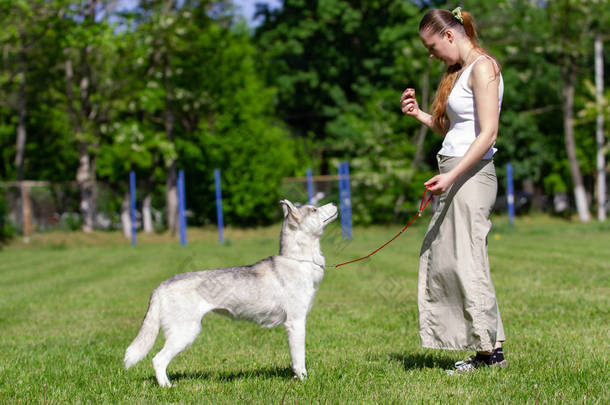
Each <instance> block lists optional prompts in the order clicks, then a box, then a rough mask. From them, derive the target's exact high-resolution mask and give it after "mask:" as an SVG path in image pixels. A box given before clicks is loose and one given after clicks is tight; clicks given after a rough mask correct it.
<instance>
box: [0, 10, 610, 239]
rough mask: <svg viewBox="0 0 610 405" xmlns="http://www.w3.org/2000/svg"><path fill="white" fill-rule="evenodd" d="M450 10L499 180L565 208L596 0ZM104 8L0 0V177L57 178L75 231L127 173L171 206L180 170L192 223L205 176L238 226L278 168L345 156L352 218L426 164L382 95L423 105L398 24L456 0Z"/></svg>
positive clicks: (430, 80) (414, 57) (406, 203)
mask: <svg viewBox="0 0 610 405" xmlns="http://www.w3.org/2000/svg"><path fill="white" fill-rule="evenodd" d="M463 3H464V4H463V6H464V8H465V9H467V10H468V11H470V12H472V13H473V15H474V16H475V18H476V19H477V22H478V25H479V31H480V34H481V40H482V43H483V45H484V46H485V47H486V48H488V49H489V50H490V51H491V52H492V53H493V54H494V55H495V56H496V57H497V58H498V60H499V61H500V63H501V64H502V66H503V71H502V72H503V76H504V81H505V95H504V103H503V112H502V115H501V125H500V133H499V139H498V146H497V147H498V149H499V153H498V154H497V156H496V162H497V167H498V169H499V174H500V175H502V174H503V172H502V170H503V167H504V164H505V163H506V162H509V161H511V162H513V163H514V167H515V176H516V180H517V181H518V184H519V187H518V188H520V189H524V190H526V191H530V192H532V193H533V194H537V195H542V194H544V195H549V196H552V195H554V194H562V193H563V194H566V193H569V194H570V195H574V196H577V198H575V200H576V201H577V202H578V207H579V208H580V210H579V213H580V214H581V218H582V215H584V212H589V210H590V207H589V202H590V201H591V200H592V198H591V197H592V196H593V195H594V192H595V191H594V190H595V187H594V184H595V180H596V178H597V177H596V176H597V174H596V149H597V146H596V142H595V125H596V116H597V114H598V112H599V111H598V105H599V103H596V97H595V91H594V89H595V87H594V84H593V83H594V74H595V71H594V58H595V52H594V45H593V44H594V40H595V38H598V42H599V41H601V43H603V41H605V40H607V39H608V29H609V27H610V24H609V22H610V17H609V16H610V12H609V7H608V4H607V1H606V0H599V1H595V0H590V1H576V0H557V1H552V2H538V1H527V0H511V1H509V0H503V1H496V2H488V1H484V0H473V1H466V2H463ZM122 4H123V3H121V2H117V1H110V0H109V1H103V0H83V1H78V2H77V1H69V0H22V1H14V0H0V22H1V23H2V32H0V47H1V52H0V59H1V60H2V66H1V71H0V91H1V92H2V96H1V97H0V145H1V153H0V178H1V179H2V180H4V181H10V180H12V181H15V180H16V181H20V180H24V179H28V180H47V181H65V180H76V181H77V183H78V188H79V194H80V207H79V209H80V211H81V214H82V220H83V229H85V230H90V229H92V228H93V227H94V225H95V223H94V222H95V221H94V218H95V211H96V205H97V195H96V192H95V190H96V188H95V183H96V182H104V183H106V184H111V185H113V187H114V188H115V189H116V190H117V191H118V192H119V193H123V194H125V193H126V191H127V186H128V185H127V178H128V172H129V171H130V170H135V171H136V173H137V177H138V179H139V182H140V185H139V187H140V190H142V192H141V193H142V195H143V197H142V200H143V201H144V203H145V204H150V201H151V196H152V195H154V194H155V193H156V194H159V193H162V194H163V195H165V198H164V200H165V201H164V205H165V210H166V212H167V213H174V212H176V204H177V198H176V188H175V184H176V176H177V170H179V169H183V170H184V171H185V173H186V174H187V176H186V181H187V190H188V195H187V206H188V207H189V208H190V209H191V211H192V212H193V214H194V218H193V219H192V221H191V223H199V224H201V223H207V222H210V221H213V220H214V218H215V206H214V204H213V201H214V198H213V193H214V181H213V170H214V168H220V169H221V170H222V173H223V197H224V199H225V201H227V203H226V204H225V217H226V218H227V221H228V222H230V223H232V224H241V225H251V224H261V223H269V222H271V221H273V220H274V219H275V218H276V214H277V212H278V210H277V202H278V200H279V199H280V198H281V195H280V193H281V191H280V189H281V183H282V179H283V178H285V177H287V176H302V175H304V173H305V169H306V168H307V167H312V168H313V169H314V172H315V173H318V174H328V173H336V167H337V165H338V162H339V161H341V160H344V159H348V160H349V162H350V165H351V173H352V174H353V177H352V184H353V186H352V187H353V188H354V189H355V190H357V191H358V192H357V193H354V195H353V198H354V200H353V207H354V209H353V212H354V220H355V221H356V222H359V223H373V222H387V221H391V220H393V219H396V218H399V217H400V215H401V214H403V213H404V212H405V211H407V210H409V209H411V208H412V205H413V201H414V200H415V199H416V198H418V197H419V195H420V194H421V191H422V183H423V181H424V180H425V179H427V178H428V177H429V176H430V175H431V173H432V172H433V171H434V170H435V169H436V168H435V159H434V154H435V152H436V151H437V150H438V149H439V144H440V142H441V139H440V138H438V137H437V136H435V135H433V134H431V133H427V132H426V131H425V130H424V129H422V128H421V127H420V126H418V125H417V123H416V122H414V120H409V119H408V118H406V117H404V116H402V115H401V112H400V109H399V99H400V94H401V93H402V90H403V89H404V88H406V87H415V88H416V89H417V92H418V95H419V102H420V104H421V105H427V104H428V103H429V102H430V100H431V97H432V94H433V91H434V89H435V87H436V85H437V83H438V80H439V79H440V76H441V74H442V71H443V68H444V67H443V66H441V64H440V63H437V61H430V60H429V59H428V55H427V53H426V50H425V48H424V47H423V46H422V45H421V43H420V41H419V37H418V33H417V26H418V24H419V19H420V18H421V16H422V14H423V12H425V10H426V9H427V8H429V7H444V8H452V7H455V6H456V5H457V4H454V3H445V2H438V1H407V0H386V1H363V0H318V1H297V0H285V1H284V2H283V5H282V7H280V8H278V9H274V10H270V9H268V8H266V7H265V6H260V7H259V17H260V18H261V19H262V23H261V24H260V25H259V26H258V27H256V29H252V28H250V27H248V26H247V24H246V23H245V22H244V21H243V20H242V19H240V18H238V17H237V16H236V13H235V10H234V8H233V6H232V4H231V2H230V1H213V0H199V1H195V0H183V1H172V0H164V1H160V0H140V1H138V2H134V4H133V7H130V8H129V9H124V8H121V6H122ZM604 49H608V47H606V48H604ZM604 60H605V62H604V63H605V65H606V66H607V65H608V62H607V60H608V58H605V59H604ZM604 71H605V72H608V71H609V70H608V69H605V70H604ZM606 75H607V73H606ZM607 100H608V94H607V93H605V94H604V97H603V100H602V104H603V106H604V109H603V117H604V119H605V120H606V121H607V120H608V117H609V111H608V103H607ZM605 128H606V129H607V128H608V125H606V127H605ZM583 196H584V200H583V199H582V198H581V197H583ZM582 204H585V206H582V207H581V205H582ZM167 221H168V223H167V226H168V227H169V228H174V227H175V221H176V218H175V215H167Z"/></svg>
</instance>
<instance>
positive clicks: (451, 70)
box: [419, 9, 501, 129]
mask: <svg viewBox="0 0 610 405" xmlns="http://www.w3.org/2000/svg"><path fill="white" fill-rule="evenodd" d="M461 14H462V20H463V24H462V22H460V20H458V19H457V18H456V17H455V16H454V15H453V13H452V12H451V11H449V10H443V9H435V10H430V11H428V12H427V13H426V14H425V15H424V17H423V18H422V20H421V22H420V23H419V32H420V33H421V32H424V31H428V32H430V33H432V34H439V35H442V34H443V33H444V32H445V31H446V30H447V29H448V28H451V29H453V30H455V31H460V32H462V33H463V34H466V36H467V37H468V38H469V39H470V42H471V43H472V45H473V46H474V49H476V50H477V51H479V52H481V53H482V54H484V55H488V56H490V57H491V58H493V57H492V56H491V54H490V53H489V52H488V51H487V50H486V49H485V48H483V47H482V46H481V45H479V37H478V35H477V30H476V26H475V23H474V18H472V14H470V13H469V12H467V11H463V10H462V11H461ZM493 59H494V60H495V58H493ZM496 64H497V66H498V72H499V70H500V69H501V67H500V64H499V63H497V61H496ZM460 69H462V66H461V65H460V64H459V63H456V64H455V65H451V66H449V67H447V70H446V71H445V74H444V75H443V78H442V79H441V82H440V84H439V85H438V89H436V93H435V94H434V101H433V102H432V121H433V123H434V125H435V126H436V127H437V128H440V129H443V128H445V120H446V109H447V99H448V98H449V93H451V87H452V86H453V83H454V82H455V79H456V76H457V75H458V73H459V71H460Z"/></svg>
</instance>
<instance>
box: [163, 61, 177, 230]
mask: <svg viewBox="0 0 610 405" xmlns="http://www.w3.org/2000/svg"><path fill="white" fill-rule="evenodd" d="M170 76H171V69H170V67H169V63H168V62H167V61H165V69H164V77H165V112H164V114H163V115H164V121H165V132H166V133H167V138H168V139H169V141H170V142H171V143H172V144H173V143H174V121H175V117H174V111H173V110H172V101H173V94H172V90H171V87H170V85H169V78H170ZM177 179H178V174H177V169H176V161H175V160H174V161H172V162H170V165H169V169H168V172H167V180H166V182H165V190H166V191H165V192H166V203H165V205H166V208H167V227H168V228H169V230H170V232H171V234H172V236H173V235H175V234H176V230H177V229H178V190H177V188H176V180H177Z"/></svg>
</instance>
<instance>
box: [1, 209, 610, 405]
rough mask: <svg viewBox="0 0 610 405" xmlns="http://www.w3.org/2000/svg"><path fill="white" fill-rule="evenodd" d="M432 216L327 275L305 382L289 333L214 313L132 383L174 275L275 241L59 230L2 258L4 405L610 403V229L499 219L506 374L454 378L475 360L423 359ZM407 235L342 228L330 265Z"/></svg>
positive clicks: (313, 321)
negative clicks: (139, 347) (146, 330)
mask: <svg viewBox="0 0 610 405" xmlns="http://www.w3.org/2000/svg"><path fill="white" fill-rule="evenodd" d="M426 222H427V219H424V220H420V221H416V226H415V227H413V228H410V229H409V230H408V231H407V232H406V233H405V234H403V235H402V236H401V237H400V238H398V239H397V240H396V241H394V242H393V243H392V244H390V245H389V246H388V247H386V248H385V249H384V250H382V251H381V252H379V253H377V254H376V255H375V256H373V257H372V258H371V259H369V260H367V261H364V262H359V263H356V264H350V265H346V266H344V267H341V268H339V269H329V270H327V272H326V276H325V279H324V280H323V282H322V284H321V285H320V289H319V291H318V294H317V296H316V299H315V303H314V307H313V310H312V312H311V314H310V316H309V318H308V329H307V333H308V334H307V368H308V372H309V378H308V380H307V381H306V382H304V383H301V382H292V380H291V376H292V372H291V370H290V358H289V353H288V349H287V342H286V337H285V333H284V331H283V329H282V328H277V329H273V330H263V329H261V328H259V327H257V326H256V325H253V324H250V323H245V322H234V321H231V320H229V319H226V318H223V317H220V316H217V315H213V314H212V315H208V316H207V317H205V318H204V320H203V331H202V333H201V334H200V335H199V337H198V338H197V340H196V341H195V343H194V344H193V345H192V346H191V347H190V348H189V349H187V350H186V351H185V352H184V353H182V354H181V355H179V356H178V357H177V358H176V359H174V361H173V362H172V363H171V364H170V366H169V369H168V374H169V377H170V379H171V380H172V381H173V383H175V387H174V388H171V389H164V388H160V387H158V386H157V384H156V381H155V379H154V373H153V370H152V366H151V358H152V355H153V353H154V352H156V351H157V350H159V349H160V347H161V345H162V343H163V339H162V337H159V338H158V339H157V343H156V345H155V348H154V349H153V351H152V352H151V353H150V354H149V355H148V357H147V358H146V359H145V360H143V361H142V362H141V363H139V364H138V365H137V366H136V367H134V368H132V369H130V370H129V371H125V370H124V368H123V365H122V359H123V354H124V350H125V348H126V347H127V345H128V344H129V343H130V342H131V340H132V339H133V338H134V337H135V335H136V333H137V330H138V328H139V327H140V322H141V321H142V318H143V316H144V313H145V311H146V308H147V303H148V297H149V294H150V292H151V291H152V289H153V288H154V287H155V286H156V285H157V284H158V283H159V282H161V281H162V280H164V279H166V278H168V277H169V276H171V275H173V274H174V273H178V272H183V271H190V270H193V269H202V268H213V267H221V266H231V265H238V264H249V263H253V262H255V261H257V260H259V259H261V258H263V257H266V256H269V255H272V254H275V253H276V252H277V249H278V235H279V228H278V227H271V228H264V229H258V230H249V231H239V230H231V229H229V230H227V232H226V234H225V235H226V237H227V238H228V241H227V243H226V244H225V245H223V246H219V245H218V242H217V240H216V235H215V233H214V230H213V229H204V230H195V229H193V230H189V244H188V246H187V247H181V246H180V245H179V244H178V243H177V242H176V241H175V240H173V241H172V240H171V238H170V237H168V236H166V235H160V236H159V235H153V236H146V237H145V236H141V237H140V238H139V245H138V247H137V248H132V247H131V246H130V245H129V244H128V242H127V241H125V240H123V239H122V238H121V236H120V235H118V234H103V233H101V234H94V235H83V234H79V233H75V234H70V233H53V234H44V235H37V236H35V237H34V238H33V239H32V240H31V242H30V243H29V244H28V245H25V244H23V243H22V242H19V241H16V242H14V243H13V244H11V245H9V246H8V247H6V248H5V249H4V250H2V251H0V403H24V404H32V403H44V404H47V403H48V404H59V403H122V404H128V403H151V404H153V403H275V404H279V403H281V401H282V397H283V396H284V394H285V395H286V398H285V403H286V404H295V403H301V404H306V403H341V404H347V403H379V404H386V403H447V402H456V403H526V402H529V403H604V404H605V403H609V402H610V395H609V392H608V385H609V378H608V376H609V375H610V372H609V371H610V370H609V365H608V353H609V351H610V345H609V344H608V339H609V337H610V336H609V328H608V321H609V319H610V317H609V316H608V315H609V313H608V311H609V308H610V302H609V297H610V288H609V286H610V282H609V276H610V249H609V247H610V226H609V225H608V224H598V223H591V224H579V223H570V222H565V221H562V220H554V219H550V218H546V217H535V218H522V219H519V220H518V222H517V224H516V226H515V227H514V228H511V227H509V226H508V224H507V223H506V219H505V218H496V219H495V221H494V223H495V227H494V229H493V231H492V233H491V235H490V238H489V251H490V257H491V265H492V276H493V279H494V283H495V286H496V291H497V295H498V299H499V303H500V309H501V311H502V316H503V320H504V324H505V328H506V333H507V338H508V341H507V343H506V346H505V347H506V352H507V356H508V361H509V367H508V368H507V369H502V370H495V369H494V370H480V371H478V372H476V373H474V374H472V375H467V376H447V375H446V374H445V371H444V370H445V369H447V368H450V366H451V365H452V364H453V362H455V361H457V360H460V359H463V358H465V357H466V356H467V355H469V354H470V353H467V352H451V351H440V350H426V349H422V348H421V347H420V346H419V337H418V334H417V306H416V284H417V261H418V253H419V248H420V244H421V240H422V238H423V234H424V231H425V224H426ZM399 229H400V226H398V225H397V226H393V227H372V228H356V229H355V230H354V241H352V242H351V243H345V242H343V241H342V239H341V237H340V229H339V227H338V224H333V225H331V228H329V229H328V232H327V235H326V237H325V239H324V240H323V250H324V252H325V255H326V257H327V262H328V263H329V264H334V263H338V262H343V261H347V260H350V259H354V258H357V257H360V256H363V255H365V254H367V253H368V252H370V251H372V250H373V249H375V248H376V247H378V246H379V245H381V244H382V243H383V242H385V241H386V240H388V239H390V238H391V237H392V236H393V235H394V234H395V233H396V232H397V231H398V230H399Z"/></svg>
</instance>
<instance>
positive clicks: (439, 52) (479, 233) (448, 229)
mask: <svg viewBox="0 0 610 405" xmlns="http://www.w3.org/2000/svg"><path fill="white" fill-rule="evenodd" d="M419 36H420V38H421V40H422V42H423V44H424V45H425V46H426V48H427V49H428V51H429V52H430V57H431V58H437V59H439V60H441V61H442V62H444V63H445V64H446V65H447V71H446V72H445V75H444V76H443V79H442V81H441V83H440V85H439V87H438V89H437V91H436V95H435V98H434V102H433V105H432V110H433V111H432V114H428V113H426V112H424V111H422V110H421V109H420V108H419V105H418V103H417V100H416V99H415V90H413V89H406V90H405V91H404V93H403V94H402V97H401V108H402V111H403V112H404V113H405V114H407V115H409V116H411V117H414V118H415V119H417V120H418V121H419V122H421V123H422V124H424V125H426V126H427V127H429V128H430V129H431V130H433V131H434V132H437V133H438V134H440V135H441V136H444V141H443V146H442V148H441V150H440V151H439V152H438V156H437V159H438V164H439V169H440V174H438V175H437V176H434V177H432V178H431V179H430V180H428V181H427V182H426V183H425V186H426V188H427V189H428V190H430V191H431V192H432V193H433V194H435V195H440V199H439V205H438V208H437V210H436V211H435V213H434V216H433V217H432V220H431V223H430V226H429V228H428V232H427V233H426V237H425V238H424V242H423V246H422V249H421V253H420V263H419V282H418V307H419V329H420V330H419V332H420V337H421V342H422V346H423V347H428V348H438V349H451V350H476V355H475V356H472V357H470V359H468V360H466V361H460V362H458V363H456V364H455V367H456V370H457V372H468V371H471V370H474V369H476V368H479V367H484V366H500V367H505V366H506V365H507V362H506V360H505V359H504V354H503V352H502V342H503V341H504V340H505V336H504V328H503V326H502V320H501V318H500V312H499V310H498V304H497V301H496V295H495V291H494V287H493V284H492V282H491V277H490V273H489V262H488V258H487V234H488V232H489V230H490V229H491V222H490V220H489V217H490V214H491V210H492V207H493V205H494V202H495V199H496V192H497V179H496V173H495V169H494V164H493V160H492V157H493V154H494V153H495V151H496V149H495V148H494V144H495V141H496V136H497V132H498V118H499V113H500V106H501V104H502V94H503V86H504V85H503V81H502V75H501V73H500V66H499V65H498V63H497V62H496V61H495V60H494V59H493V58H492V57H491V56H490V55H489V53H488V52H487V51H486V50H485V49H483V48H482V47H481V46H480V45H479V44H478V40H477V34H476V29H475V25H474V21H473V18H472V16H471V15H470V14H469V13H467V12H464V11H461V9H460V8H459V7H458V8H457V9H455V10H454V11H449V10H431V11H429V12H428V13H426V15H424V17H423V19H422V21H421V23H420V25H419ZM447 118H448V119H447Z"/></svg>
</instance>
